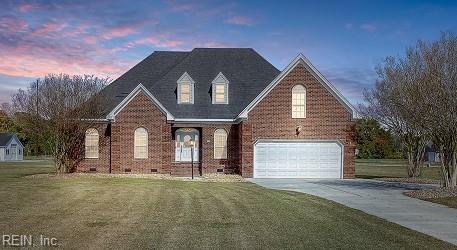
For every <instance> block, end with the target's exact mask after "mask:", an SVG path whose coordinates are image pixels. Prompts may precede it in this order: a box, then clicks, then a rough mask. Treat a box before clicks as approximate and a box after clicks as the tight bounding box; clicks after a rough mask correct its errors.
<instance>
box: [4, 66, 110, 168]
mask: <svg viewBox="0 0 457 250" xmlns="http://www.w3.org/2000/svg"><path fill="white" fill-rule="evenodd" d="M107 83H108V79H103V78H98V77H94V76H90V75H85V76H69V75H65V74H60V75H54V74H50V75H48V76H46V77H45V78H44V79H38V80H37V81H35V82H33V83H31V84H30V86H29V87H28V88H27V89H26V90H22V89H21V90H19V91H18V92H17V93H16V94H14V95H13V98H12V99H13V106H14V108H15V110H16V112H21V113H22V114H23V115H22V122H24V123H25V126H24V127H25V128H27V130H28V133H29V134H30V135H32V136H34V137H37V138H39V141H45V142H46V143H47V144H48V146H49V148H51V151H52V152H51V154H52V156H53V158H54V162H55V165H56V170H57V171H58V172H61V173H63V172H70V171H72V170H73V169H74V167H75V166H76V165H77V163H78V162H79V161H81V160H82V157H83V155H84V154H83V153H82V151H83V149H84V147H83V145H84V143H83V142H84V135H85V131H86V129H87V128H88V127H91V126H93V122H91V121H92V119H94V118H100V117H101V115H102V112H103V106H104V105H103V102H104V99H103V98H102V97H100V96H98V95H97V93H98V92H99V91H100V90H101V89H102V88H103V87H104V86H105V85H106V84H107Z"/></svg>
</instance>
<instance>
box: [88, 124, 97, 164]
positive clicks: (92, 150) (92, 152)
mask: <svg viewBox="0 0 457 250" xmlns="http://www.w3.org/2000/svg"><path fill="white" fill-rule="evenodd" d="M98 142H99V135H98V131H97V130H96V129H95V128H89V129H87V130H86V138H85V143H84V144H85V156H86V158H90V159H97V158H98Z"/></svg>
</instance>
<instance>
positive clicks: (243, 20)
mask: <svg viewBox="0 0 457 250" xmlns="http://www.w3.org/2000/svg"><path fill="white" fill-rule="evenodd" d="M225 23H229V24H235V25H244V26H251V25H253V24H254V20H252V19H251V18H249V17H243V16H233V17H230V18H228V19H226V20H225Z"/></svg>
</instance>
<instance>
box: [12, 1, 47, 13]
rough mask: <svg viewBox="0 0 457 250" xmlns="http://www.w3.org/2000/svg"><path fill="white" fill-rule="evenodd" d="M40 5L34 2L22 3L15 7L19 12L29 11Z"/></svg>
mask: <svg viewBox="0 0 457 250" xmlns="http://www.w3.org/2000/svg"><path fill="white" fill-rule="evenodd" d="M40 7H41V5H39V4H36V3H22V4H19V5H18V6H17V9H18V10H19V11H20V12H29V11H32V10H34V9H39V8H40Z"/></svg>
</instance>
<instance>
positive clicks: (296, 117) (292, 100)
mask: <svg viewBox="0 0 457 250" xmlns="http://www.w3.org/2000/svg"><path fill="white" fill-rule="evenodd" d="M297 87H302V88H303V90H304V94H305V99H304V104H303V105H298V106H303V107H304V111H303V116H295V114H294V89H295V90H296V88H297ZM291 112H292V118H293V119H304V118H306V87H305V86H304V85H303V84H296V85H294V86H293V87H292V96H291Z"/></svg>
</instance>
